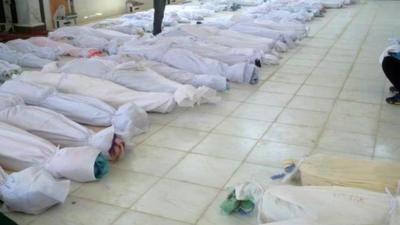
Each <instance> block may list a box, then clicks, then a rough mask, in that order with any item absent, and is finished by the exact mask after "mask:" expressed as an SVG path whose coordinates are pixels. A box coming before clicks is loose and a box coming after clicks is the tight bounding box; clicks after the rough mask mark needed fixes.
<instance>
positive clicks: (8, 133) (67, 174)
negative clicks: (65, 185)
mask: <svg viewBox="0 0 400 225" xmlns="http://www.w3.org/2000/svg"><path fill="white" fill-rule="evenodd" d="M0 165H2V166H3V167H4V168H5V169H8V170H13V171H20V170H23V169H26V168H28V167H32V166H42V167H43V168H45V169H47V170H48V171H49V172H50V173H51V174H52V175H53V176H54V177H55V178H67V179H70V180H74V181H78V182H89V181H94V180H97V179H99V178H101V177H103V176H104V175H105V174H107V173H108V163H107V160H105V158H104V156H103V155H101V153H100V152H99V150H97V149H95V148H93V147H89V146H82V147H75V148H61V149H58V148H57V147H56V146H55V145H53V144H52V143H50V142H48V141H46V140H44V139H42V138H40V137H38V136H35V135H33V134H31V133H28V132H27V131H25V130H22V129H20V128H17V127H15V126H12V125H9V124H6V123H3V122H0Z"/></svg>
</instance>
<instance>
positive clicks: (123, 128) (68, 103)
mask: <svg viewBox="0 0 400 225" xmlns="http://www.w3.org/2000/svg"><path fill="white" fill-rule="evenodd" d="M0 91H1V92H4V93H10V94H13V95H18V96H20V97H22V98H23V99H24V101H25V102H26V103H27V104H29V105H34V106H40V107H43V108H47V109H51V110H53V111H56V112H58V113H61V114H63V115H64V116H66V117H68V118H70V119H72V120H73V121H75V122H78V123H82V124H87V125H92V126H103V127H109V126H113V127H114V130H115V134H116V135H117V136H119V137H121V138H123V139H125V140H129V139H131V138H132V137H134V136H137V135H139V134H141V133H144V132H146V131H147V130H148V127H149V122H148V118H147V114H146V112H145V111H144V110H143V109H142V108H140V107H138V106H137V105H135V104H134V103H132V102H130V103H126V104H124V105H122V106H120V107H119V108H118V109H117V110H116V109H115V108H114V107H112V106H111V105H109V104H107V103H105V102H103V101H101V100H99V99H96V98H92V97H87V96H82V95H74V94H64V93H60V92H57V91H56V90H55V89H54V88H51V87H48V86H44V85H40V84H36V83H33V82H26V81H21V80H16V79H14V80H9V81H7V82H5V83H4V84H3V85H2V86H1V87H0Z"/></svg>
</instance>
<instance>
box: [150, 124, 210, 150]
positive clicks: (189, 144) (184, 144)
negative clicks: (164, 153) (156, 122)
mask: <svg viewBox="0 0 400 225" xmlns="http://www.w3.org/2000/svg"><path fill="white" fill-rule="evenodd" d="M206 135H207V133H205V132H202V131H196V130H190V129H184V128H178V127H164V128H163V129H161V130H160V131H158V132H157V133H156V134H154V135H153V136H151V137H150V138H149V139H147V140H146V141H145V142H144V143H145V144H149V145H153V146H158V147H166V148H172V149H177V150H182V151H189V150H190V149H192V148H193V147H194V146H195V145H196V144H198V143H199V142H200V141H201V140H202V139H203V138H204V137H205V136H206Z"/></svg>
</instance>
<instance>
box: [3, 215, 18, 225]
mask: <svg viewBox="0 0 400 225" xmlns="http://www.w3.org/2000/svg"><path fill="white" fill-rule="evenodd" d="M0 224H1V225H18V224H17V223H16V222H14V221H12V220H11V219H10V218H8V217H7V216H5V215H4V214H3V213H1V212H0Z"/></svg>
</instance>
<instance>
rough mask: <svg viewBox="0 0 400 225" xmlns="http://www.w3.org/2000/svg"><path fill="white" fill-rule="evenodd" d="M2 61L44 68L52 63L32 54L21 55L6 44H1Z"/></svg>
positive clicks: (0, 57)
mask: <svg viewBox="0 0 400 225" xmlns="http://www.w3.org/2000/svg"><path fill="white" fill-rule="evenodd" d="M0 60H4V61H7V62H9V63H12V64H17V65H19V66H23V67H33V68H42V67H43V66H45V65H46V64H49V63H51V62H52V61H50V60H48V59H42V58H39V57H37V56H35V55H33V54H30V53H20V52H17V51H15V50H13V49H10V48H9V47H8V46H7V45H6V44H3V43H0Z"/></svg>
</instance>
